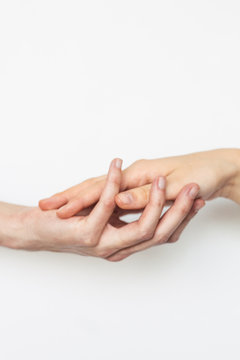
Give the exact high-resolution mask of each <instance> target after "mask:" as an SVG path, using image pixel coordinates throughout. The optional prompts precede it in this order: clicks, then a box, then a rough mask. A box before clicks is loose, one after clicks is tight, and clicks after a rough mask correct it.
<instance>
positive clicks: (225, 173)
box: [39, 149, 240, 218]
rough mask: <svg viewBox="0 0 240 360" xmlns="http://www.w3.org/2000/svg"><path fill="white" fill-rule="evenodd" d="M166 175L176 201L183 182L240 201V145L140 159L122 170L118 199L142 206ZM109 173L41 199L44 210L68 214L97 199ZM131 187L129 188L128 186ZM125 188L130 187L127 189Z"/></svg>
mask: <svg viewBox="0 0 240 360" xmlns="http://www.w3.org/2000/svg"><path fill="white" fill-rule="evenodd" d="M160 173H161V174H162V175H165V176H166V178H167V190H166V200H167V201H173V200H175V199H176V197H177V194H178V193H179V191H180V189H181V188H182V187H183V186H184V184H187V183H190V182H194V183H197V184H199V186H200V191H199V197H201V198H203V199H205V200H210V199H214V198H216V197H219V196H221V197H227V198H230V199H232V200H234V201H237V202H239V203H240V175H239V174H240V154H239V150H237V149H219V150H212V151H206V152H200V153H194V154H189V155H184V156H175V157H169V158H163V159H155V160H138V161H136V162H135V163H133V164H132V165H131V166H129V167H128V168H127V169H125V170H124V171H123V176H122V182H121V188H120V189H121V191H123V192H122V193H120V194H118V195H116V203H117V205H118V206H119V207H120V208H123V209H142V208H144V207H145V206H146V204H147V202H148V200H149V189H150V184H151V183H152V181H153V179H154V178H155V177H156V176H157V174H160ZM105 181H106V176H100V177H98V178H92V179H89V180H86V181H84V182H82V183H81V184H79V185H76V186H74V187H72V188H70V189H68V190H65V191H63V192H61V193H58V194H55V195H53V196H52V197H50V198H48V199H45V200H41V201H40V202H39V206H40V208H41V209H43V210H48V209H58V211H57V215H58V216H59V217H60V218H68V217H71V216H73V215H75V214H77V213H78V212H79V211H80V210H82V209H83V208H85V207H88V206H90V205H92V204H94V203H95V202H96V201H98V199H99V197H100V194H101V192H102V189H103V187H104V184H105ZM128 189H130V190H128ZM124 190H128V191H125V192H124Z"/></svg>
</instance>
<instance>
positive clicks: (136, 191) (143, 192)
mask: <svg viewBox="0 0 240 360" xmlns="http://www.w3.org/2000/svg"><path fill="white" fill-rule="evenodd" d="M169 180H170V179H167V187H166V205H169V204H171V202H172V201H174V200H175V199H176V197H177V195H178V193H179V191H180V189H181V188H182V187H183V186H184V183H182V182H180V179H179V181H177V182H176V181H169ZM150 189H151V184H147V185H144V186H139V187H136V188H133V189H130V190H127V191H123V192H120V193H119V194H117V195H116V196H115V201H116V204H117V205H118V206H119V207H120V208H121V209H131V210H134V209H143V208H145V206H146V205H147V203H148V202H149V195H150Z"/></svg>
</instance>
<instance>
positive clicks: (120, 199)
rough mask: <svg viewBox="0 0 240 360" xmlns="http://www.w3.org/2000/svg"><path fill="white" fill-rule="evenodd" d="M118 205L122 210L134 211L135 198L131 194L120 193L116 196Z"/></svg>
mask: <svg viewBox="0 0 240 360" xmlns="http://www.w3.org/2000/svg"><path fill="white" fill-rule="evenodd" d="M115 201H116V204H117V205H118V206H119V207H120V208H121V209H132V208H133V205H134V204H133V196H132V194H131V193H129V192H124V193H119V194H117V195H115Z"/></svg>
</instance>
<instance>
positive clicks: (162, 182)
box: [158, 176, 166, 190]
mask: <svg viewBox="0 0 240 360" xmlns="http://www.w3.org/2000/svg"><path fill="white" fill-rule="evenodd" d="M158 187H159V189H160V190H163V189H165V187H166V180H165V178H164V177H163V176H160V178H159V179H158Z"/></svg>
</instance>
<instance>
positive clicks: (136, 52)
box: [0, 0, 240, 360]
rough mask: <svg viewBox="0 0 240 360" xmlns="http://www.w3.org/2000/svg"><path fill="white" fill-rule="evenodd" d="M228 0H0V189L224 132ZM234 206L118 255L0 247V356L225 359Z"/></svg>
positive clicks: (234, 140) (239, 15) (21, 189)
mask: <svg viewBox="0 0 240 360" xmlns="http://www.w3.org/2000/svg"><path fill="white" fill-rule="evenodd" d="M239 44H240V3H239V1H237V0H201V1H190V0H189V1H187V0H182V1H177V0H175V1H173V0H168V1H162V0H160V1H157V0H155V1H154V0H148V1H142V0H121V1H114V0H109V1H106V0H105V1H97V0H84V1H82V0H41V1H38V0H32V1H31V0H29V1H27V0H21V1H17V0H0V121H1V132H0V139H1V140H0V153H1V180H0V184H1V192H0V193H1V197H0V199H1V200H4V201H9V202H14V203H20V204H27V205H35V204H37V201H38V200H39V199H40V198H42V197H45V196H48V195H50V194H52V193H55V192H57V191H60V190H63V189H65V188H67V187H69V186H72V185H74V184H77V183H78V182H80V181H82V180H84V179H86V178H88V177H91V176H97V175H102V174H103V173H105V172H106V170H107V167H108V163H109V161H110V160H111V159H112V158H113V157H116V156H119V157H121V158H123V160H124V166H127V165H129V164H131V162H133V161H134V160H136V159H138V158H156V157H162V156H170V155H177V154H184V153H189V152H194V151H199V150H207V149H212V148H218V147H239V132H240V122H239V119H240V102H239V99H240V86H239V84H240V67H239V64H240V46H239ZM239 259H240V208H239V206H237V205H236V204H234V203H231V202H230V201H227V200H217V201H215V202H212V203H208V204H207V206H206V208H205V209H203V210H202V211H201V212H200V213H199V215H198V217H197V218H195V219H194V221H193V222H192V223H191V224H190V226H189V227H188V229H186V231H185V233H184V234H183V236H182V238H181V240H180V241H179V242H178V243H176V244H174V245H165V246H162V247H155V248H152V249H150V250H148V251H146V252H144V253H139V254H137V255H135V256H132V257H130V258H128V259H126V260H124V261H123V262H119V263H110V262H107V261H104V260H101V259H96V258H88V257H80V256H76V255H71V254H56V253H47V252H41V253H30V252H24V251H14V250H9V249H5V248H1V249H0V286H1V296H0V339H1V340H0V341H1V344H0V357H1V359H3V360H14V359H25V360H30V359H31V360H32V359H34V360H40V359H41V360H42V359H59V360H63V359H73V360H75V359H84V360H102V359H104V360H110V359H116V360H120V359H146V358H148V359H151V360H155V359H164V360H173V359H184V360H188V359H195V360H198V359H203V358H204V359H216V358H217V359H226V358H228V359H231V360H235V359H239V357H240V348H239V331H240V290H239V289H240V288H239V283H240V261H239Z"/></svg>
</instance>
